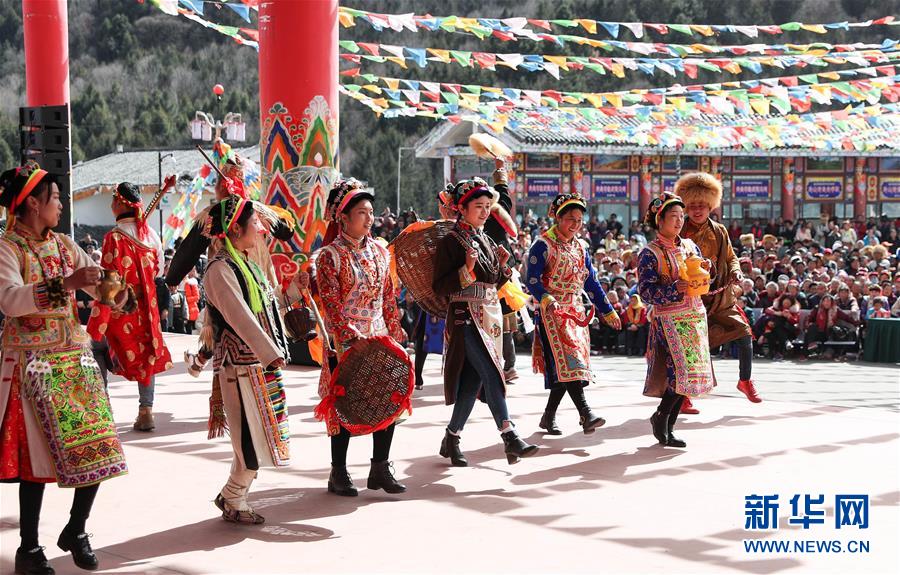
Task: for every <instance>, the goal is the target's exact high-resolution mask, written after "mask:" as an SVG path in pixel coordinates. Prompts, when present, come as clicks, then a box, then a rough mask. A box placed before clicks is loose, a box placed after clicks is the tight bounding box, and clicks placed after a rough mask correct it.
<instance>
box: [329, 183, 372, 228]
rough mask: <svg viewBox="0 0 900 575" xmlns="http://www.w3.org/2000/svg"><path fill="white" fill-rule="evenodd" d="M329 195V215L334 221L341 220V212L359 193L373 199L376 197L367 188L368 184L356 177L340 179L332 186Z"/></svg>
mask: <svg viewBox="0 0 900 575" xmlns="http://www.w3.org/2000/svg"><path fill="white" fill-rule="evenodd" d="M328 195H329V201H328V208H327V210H328V217H329V219H331V221H333V222H338V221H339V216H340V214H341V212H342V211H343V210H344V208H345V207H347V204H349V203H350V200H352V199H353V198H355V197H357V196H359V195H365V196H366V197H368V198H369V199H371V200H374V199H375V195H374V194H373V193H372V192H371V191H370V190H369V189H367V188H366V184H365V183H364V182H361V181H359V180H357V179H356V178H348V179H346V180H338V182H337V183H336V184H335V186H334V188H332V190H331V193H330V194H328Z"/></svg>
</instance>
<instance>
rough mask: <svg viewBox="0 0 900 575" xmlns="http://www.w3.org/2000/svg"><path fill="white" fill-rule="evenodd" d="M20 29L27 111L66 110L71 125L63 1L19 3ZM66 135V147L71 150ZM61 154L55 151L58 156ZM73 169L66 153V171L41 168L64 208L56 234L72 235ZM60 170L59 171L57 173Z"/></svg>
mask: <svg viewBox="0 0 900 575" xmlns="http://www.w3.org/2000/svg"><path fill="white" fill-rule="evenodd" d="M22 28H23V31H24V36H25V94H26V102H27V105H28V107H38V106H67V109H68V111H69V114H68V117H67V120H66V123H67V124H69V125H71V123H72V122H71V108H70V107H69V17H68V12H67V11H66V0H22ZM67 131H68V142H67V143H66V147H67V148H68V149H69V150H71V149H72V133H71V130H67ZM61 151H62V150H55V152H61ZM71 165H72V156H71V152H69V157H68V160H67V161H66V162H65V166H66V168H65V170H62V169H60V168H59V167H58V166H57V167H56V168H53V167H52V166H49V165H44V166H43V167H44V168H45V169H49V170H50V171H51V173H53V174H54V176H56V179H57V180H58V181H59V189H60V201H61V202H62V205H63V212H62V216H61V217H60V219H59V225H58V226H57V228H56V231H57V232H61V233H64V234H69V235H72V234H73V233H74V230H73V227H72V222H73V221H74V217H73V213H72V195H71V192H70V191H71V189H72V174H71V170H70V169H69V168H68V166H71ZM57 170H59V171H57Z"/></svg>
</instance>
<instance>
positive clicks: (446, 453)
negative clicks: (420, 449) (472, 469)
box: [440, 429, 469, 467]
mask: <svg viewBox="0 0 900 575" xmlns="http://www.w3.org/2000/svg"><path fill="white" fill-rule="evenodd" d="M440 453H441V457H449V458H450V463H451V464H452V465H453V467H467V466H468V465H469V462H468V461H467V460H466V456H465V455H463V452H462V450H461V449H460V448H459V436H458V435H453V434H452V433H450V430H449V429H447V430H444V440H443V441H441V451H440Z"/></svg>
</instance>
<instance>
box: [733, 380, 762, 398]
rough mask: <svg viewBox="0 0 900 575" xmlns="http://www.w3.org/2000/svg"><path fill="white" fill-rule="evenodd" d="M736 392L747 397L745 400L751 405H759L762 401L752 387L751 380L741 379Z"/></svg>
mask: <svg viewBox="0 0 900 575" xmlns="http://www.w3.org/2000/svg"><path fill="white" fill-rule="evenodd" d="M737 388H738V391H740V392H741V393H743V394H744V395H746V396H747V399H749V400H750V401H752V402H753V403H759V402H760V401H762V399H760V398H759V395H757V393H756V387H755V386H754V385H753V380H752V379H742V380H740V381H739V382H738V384H737Z"/></svg>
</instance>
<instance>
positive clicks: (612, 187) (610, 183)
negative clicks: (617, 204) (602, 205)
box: [591, 176, 628, 201]
mask: <svg viewBox="0 0 900 575" xmlns="http://www.w3.org/2000/svg"><path fill="white" fill-rule="evenodd" d="M593 184H594V185H593V186H592V188H591V191H592V193H593V197H594V199H595V200H601V201H603V200H627V199H628V176H621V177H610V176H594V182H593Z"/></svg>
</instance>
